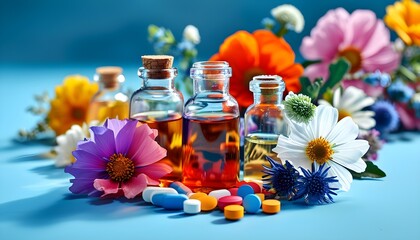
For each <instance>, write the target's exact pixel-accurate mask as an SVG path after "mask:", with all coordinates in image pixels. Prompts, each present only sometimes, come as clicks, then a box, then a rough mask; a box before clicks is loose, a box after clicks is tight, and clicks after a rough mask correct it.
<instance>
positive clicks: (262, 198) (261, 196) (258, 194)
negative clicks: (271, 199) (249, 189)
mask: <svg viewBox="0 0 420 240" xmlns="http://www.w3.org/2000/svg"><path fill="white" fill-rule="evenodd" d="M255 195H257V196H258V197H259V198H260V199H261V202H263V201H264V200H265V195H264V193H256V194H255Z"/></svg>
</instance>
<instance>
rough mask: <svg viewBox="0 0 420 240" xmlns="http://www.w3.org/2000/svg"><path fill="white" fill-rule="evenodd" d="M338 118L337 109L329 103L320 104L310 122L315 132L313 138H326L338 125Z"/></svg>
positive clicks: (310, 126)
mask: <svg viewBox="0 0 420 240" xmlns="http://www.w3.org/2000/svg"><path fill="white" fill-rule="evenodd" d="M337 119H338V111H337V109H335V108H333V107H330V106H327V105H320V106H318V107H317V108H316V111H315V116H314V118H313V119H312V120H311V121H310V122H309V123H308V127H309V128H310V129H312V130H311V131H312V132H313V136H312V138H311V140H312V139H315V138H318V137H324V138H325V137H326V136H327V135H328V134H329V133H330V131H331V130H332V129H333V128H334V126H335V125H336V123H337Z"/></svg>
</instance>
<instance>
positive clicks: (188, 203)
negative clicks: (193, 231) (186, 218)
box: [184, 199, 201, 214]
mask: <svg viewBox="0 0 420 240" xmlns="http://www.w3.org/2000/svg"><path fill="white" fill-rule="evenodd" d="M184 212H185V213H187V214H197V213H199V212H201V202H200V201H199V200H197V199H188V200H185V201H184Z"/></svg>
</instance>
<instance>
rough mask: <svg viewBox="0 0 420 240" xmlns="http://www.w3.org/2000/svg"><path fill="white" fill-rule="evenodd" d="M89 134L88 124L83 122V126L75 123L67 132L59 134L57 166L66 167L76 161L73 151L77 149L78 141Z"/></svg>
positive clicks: (57, 139) (56, 149) (56, 148)
mask: <svg viewBox="0 0 420 240" xmlns="http://www.w3.org/2000/svg"><path fill="white" fill-rule="evenodd" d="M88 136H89V130H88V126H87V125H86V124H83V127H80V126H79V125H73V126H72V127H71V128H70V129H69V130H67V132H66V133H65V134H62V135H60V136H58V137H57V138H56V141H57V144H58V145H57V146H56V147H55V148H54V150H55V151H56V152H57V157H56V158H55V166H56V167H65V166H68V165H70V164H72V163H73V162H74V161H75V159H74V157H73V154H72V152H73V151H74V150H76V147H77V143H78V142H79V141H81V140H83V139H85V138H87V137H88Z"/></svg>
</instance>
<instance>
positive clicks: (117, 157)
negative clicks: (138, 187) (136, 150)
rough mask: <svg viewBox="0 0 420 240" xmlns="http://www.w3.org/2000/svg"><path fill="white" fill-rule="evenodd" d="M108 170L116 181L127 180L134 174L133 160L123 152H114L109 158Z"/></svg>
mask: <svg viewBox="0 0 420 240" xmlns="http://www.w3.org/2000/svg"><path fill="white" fill-rule="evenodd" d="M106 171H107V172H108V174H109V177H110V178H111V180H112V181H114V182H127V181H128V180H130V179H131V177H132V176H133V175H134V163H133V160H131V159H129V158H126V157H125V156H124V155H122V154H121V153H119V154H114V155H112V156H111V157H110V158H109V162H108V164H107V165H106Z"/></svg>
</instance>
